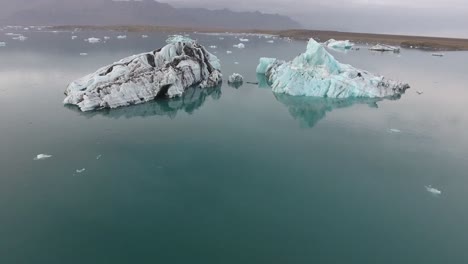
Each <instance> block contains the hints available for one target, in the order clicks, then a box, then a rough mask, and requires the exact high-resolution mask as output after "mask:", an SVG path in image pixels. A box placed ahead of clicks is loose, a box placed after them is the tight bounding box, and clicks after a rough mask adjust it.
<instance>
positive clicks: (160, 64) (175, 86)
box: [63, 36, 222, 111]
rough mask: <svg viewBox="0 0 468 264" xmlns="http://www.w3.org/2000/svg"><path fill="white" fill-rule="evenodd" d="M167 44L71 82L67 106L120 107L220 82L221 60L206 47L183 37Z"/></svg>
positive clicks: (82, 107) (91, 107)
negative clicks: (196, 86)
mask: <svg viewBox="0 0 468 264" xmlns="http://www.w3.org/2000/svg"><path fill="white" fill-rule="evenodd" d="M166 42H167V43H168V44H167V45H166V46H164V47H162V48H160V49H157V50H155V51H152V52H146V53H142V54H138V55H133V56H130V57H127V58H124V59H122V60H120V61H118V62H115V63H113V64H111V65H108V66H105V67H102V68H100V69H99V70H97V71H96V72H95V73H92V74H89V75H87V76H84V77H83V78H81V79H78V80H76V81H74V82H72V83H70V85H69V86H68V88H67V89H66V91H65V94H66V98H65V99H64V101H63V102H64V104H72V105H77V106H78V107H79V108H80V109H81V111H90V110H95V109H102V108H117V107H121V106H128V105H134V104H140V103H144V102H148V101H151V100H154V99H157V98H160V97H168V98H172V97H176V96H181V95H182V94H183V93H184V91H185V90H186V89H187V88H188V87H190V86H193V85H199V86H201V87H213V86H216V85H217V84H218V83H220V82H221V78H222V75H221V71H220V68H221V64H220V61H219V60H218V58H217V57H216V56H214V55H213V54H211V53H209V52H208V51H207V50H206V49H205V48H204V47H203V46H201V45H200V44H198V43H197V42H196V41H194V40H191V39H190V38H187V37H183V36H172V37H170V38H169V39H168V40H167V41H166Z"/></svg>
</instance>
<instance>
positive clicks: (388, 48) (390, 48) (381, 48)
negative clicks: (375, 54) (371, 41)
mask: <svg viewBox="0 0 468 264" xmlns="http://www.w3.org/2000/svg"><path fill="white" fill-rule="evenodd" d="M369 49H370V50H373V51H393V52H395V53H398V52H400V48H398V47H394V46H390V45H385V44H377V45H375V46H372V47H370V48H369Z"/></svg>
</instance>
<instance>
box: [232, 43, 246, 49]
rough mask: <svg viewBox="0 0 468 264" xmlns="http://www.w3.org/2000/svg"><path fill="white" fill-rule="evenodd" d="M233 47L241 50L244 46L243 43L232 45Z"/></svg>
mask: <svg viewBox="0 0 468 264" xmlns="http://www.w3.org/2000/svg"><path fill="white" fill-rule="evenodd" d="M233 47H234V48H238V49H243V48H245V45H244V44H243V43H239V44H236V45H233Z"/></svg>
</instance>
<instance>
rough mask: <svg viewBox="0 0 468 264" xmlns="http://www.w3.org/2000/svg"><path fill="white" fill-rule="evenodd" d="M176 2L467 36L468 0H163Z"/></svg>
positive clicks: (321, 24) (329, 25)
mask: <svg viewBox="0 0 468 264" xmlns="http://www.w3.org/2000/svg"><path fill="white" fill-rule="evenodd" d="M164 1H165V2H167V3H170V4H173V5H174V6H179V7H180V6H184V7H205V8H213V9H218V8H229V9H233V10H240V11H253V10H260V11H263V12H269V13H280V14H285V15H289V16H291V17H293V18H295V19H296V20H297V21H299V22H300V23H301V24H303V25H304V26H305V27H307V28H312V29H331V30H343V31H355V32H375V33H378V32H381V33H402V34H418V35H438V36H454V37H457V36H458V37H468V0H164Z"/></svg>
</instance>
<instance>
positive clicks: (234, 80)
mask: <svg viewBox="0 0 468 264" xmlns="http://www.w3.org/2000/svg"><path fill="white" fill-rule="evenodd" d="M242 82H244V77H242V75H240V74H238V73H233V74H232V75H231V76H229V79H228V83H242Z"/></svg>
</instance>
